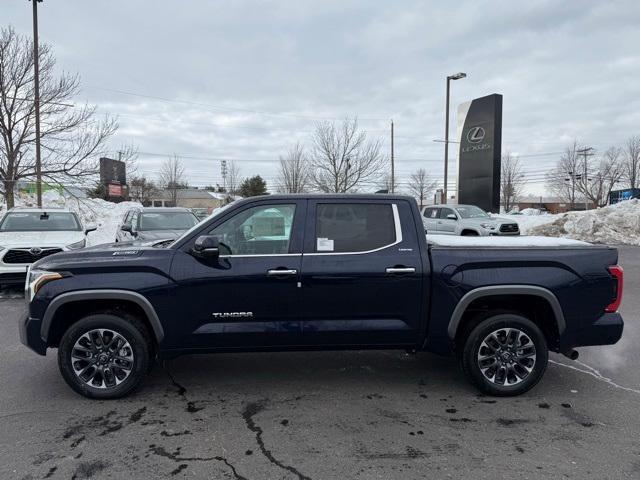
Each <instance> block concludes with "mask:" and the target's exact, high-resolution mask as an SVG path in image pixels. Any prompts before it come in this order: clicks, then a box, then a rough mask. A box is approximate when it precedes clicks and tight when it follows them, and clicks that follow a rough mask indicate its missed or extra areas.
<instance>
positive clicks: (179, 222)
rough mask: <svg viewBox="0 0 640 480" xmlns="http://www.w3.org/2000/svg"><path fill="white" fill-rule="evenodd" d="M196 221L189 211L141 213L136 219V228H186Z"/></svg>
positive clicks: (143, 229)
mask: <svg viewBox="0 0 640 480" xmlns="http://www.w3.org/2000/svg"><path fill="white" fill-rule="evenodd" d="M196 223H198V219H197V218H196V217H195V215H194V214H193V213H190V212H157V213H155V212H154V213H151V212H150V213H146V212H145V213H142V214H141V215H140V219H139V220H138V225H139V227H138V230H140V231H145V230H188V229H189V228H191V227H193V226H194V225H195V224H196Z"/></svg>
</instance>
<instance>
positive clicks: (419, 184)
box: [408, 168, 438, 209]
mask: <svg viewBox="0 0 640 480" xmlns="http://www.w3.org/2000/svg"><path fill="white" fill-rule="evenodd" d="M437 186H438V181H437V180H434V179H433V178H431V177H429V174H428V173H427V171H426V170H425V169H424V168H419V169H418V170H416V171H415V172H413V173H412V174H411V175H410V176H409V184H408V189H409V193H410V194H411V196H413V197H414V198H415V199H416V200H417V201H418V203H419V204H420V209H422V207H424V205H425V204H426V200H427V197H429V196H430V195H431V194H432V193H433V192H434V191H435V189H436V187H437Z"/></svg>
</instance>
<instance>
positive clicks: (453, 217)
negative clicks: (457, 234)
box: [447, 213, 458, 220]
mask: <svg viewBox="0 0 640 480" xmlns="http://www.w3.org/2000/svg"><path fill="white" fill-rule="evenodd" d="M447 218H448V219H449V220H458V217H456V215H455V214H454V213H450V214H449V215H447Z"/></svg>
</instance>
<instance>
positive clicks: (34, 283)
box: [25, 268, 62, 301]
mask: <svg viewBox="0 0 640 480" xmlns="http://www.w3.org/2000/svg"><path fill="white" fill-rule="evenodd" d="M60 278H62V274H60V273H58V272H48V271H46V270H38V269H31V268H30V269H29V270H28V271H27V284H26V286H25V290H26V291H25V297H26V298H28V299H29V301H32V300H33V297H35V296H36V293H38V290H40V288H42V286H43V285H44V284H45V283H48V282H51V281H53V280H58V279H60Z"/></svg>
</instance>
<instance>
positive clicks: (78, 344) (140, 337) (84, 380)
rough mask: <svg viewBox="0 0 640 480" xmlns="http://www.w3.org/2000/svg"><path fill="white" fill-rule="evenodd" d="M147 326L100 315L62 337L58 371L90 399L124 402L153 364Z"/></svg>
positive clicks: (77, 324)
mask: <svg viewBox="0 0 640 480" xmlns="http://www.w3.org/2000/svg"><path fill="white" fill-rule="evenodd" d="M147 338H149V334H148V332H147V329H146V327H145V325H144V324H143V323H142V322H140V321H139V320H137V319H136V318H130V317H127V319H125V318H122V317H120V316H118V315H117V314H112V313H96V314H91V315H88V316H86V317H84V318H82V319H81V320H79V321H77V322H76V323H74V324H73V325H71V327H69V329H68V330H67V331H66V332H65V333H64V335H63V336H62V340H61V342H60V346H59V347H58V367H59V368H60V373H61V374H62V377H63V378H64V379H65V381H66V382H67V384H68V385H69V386H70V387H71V388H72V389H73V390H75V391H76V392H78V393H79V394H80V395H83V396H85V397H88V398H97V399H110V398H120V397H124V396H125V395H128V394H129V393H131V392H132V391H133V390H134V389H135V388H136V387H137V386H138V385H139V384H140V381H141V380H142V378H143V377H144V375H145V373H146V372H147V370H148V368H149V364H150V352H151V347H150V345H149V343H148V341H147Z"/></svg>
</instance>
